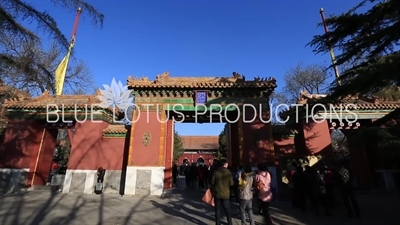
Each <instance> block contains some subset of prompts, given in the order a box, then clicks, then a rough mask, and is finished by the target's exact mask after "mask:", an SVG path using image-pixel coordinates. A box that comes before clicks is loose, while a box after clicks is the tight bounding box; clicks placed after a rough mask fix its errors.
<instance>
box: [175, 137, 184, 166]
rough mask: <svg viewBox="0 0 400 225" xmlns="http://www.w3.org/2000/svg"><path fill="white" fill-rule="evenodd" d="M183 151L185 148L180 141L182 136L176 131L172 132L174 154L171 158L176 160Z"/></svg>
mask: <svg viewBox="0 0 400 225" xmlns="http://www.w3.org/2000/svg"><path fill="white" fill-rule="evenodd" d="M184 152H185V149H184V148H183V143H182V138H181V136H180V135H179V134H178V132H177V131H175V132H174V154H173V158H174V161H176V160H178V159H179V157H181V155H182V154H183V153H184Z"/></svg>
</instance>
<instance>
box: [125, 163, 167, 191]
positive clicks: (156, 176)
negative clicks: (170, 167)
mask: <svg viewBox="0 0 400 225" xmlns="http://www.w3.org/2000/svg"><path fill="white" fill-rule="evenodd" d="M164 169H165V167H147V166H128V167H127V168H126V182H125V194H126V195H135V194H136V181H137V171H138V170H150V171H151V177H149V179H150V195H157V196H161V195H162V193H163V189H164Z"/></svg>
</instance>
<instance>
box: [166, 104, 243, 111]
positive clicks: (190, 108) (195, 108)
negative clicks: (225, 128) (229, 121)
mask: <svg viewBox="0 0 400 225" xmlns="http://www.w3.org/2000/svg"><path fill="white" fill-rule="evenodd" d="M238 108H239V109H240V108H241V107H235V106H232V105H230V106H228V107H226V106H222V107H219V106H213V107H211V106H202V105H198V106H182V105H181V106H180V105H167V106H166V110H171V111H197V112H205V111H212V112H220V111H221V112H224V111H235V110H237V109H238Z"/></svg>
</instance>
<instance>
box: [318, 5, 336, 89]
mask: <svg viewBox="0 0 400 225" xmlns="http://www.w3.org/2000/svg"><path fill="white" fill-rule="evenodd" d="M319 13H320V14H321V19H322V23H323V24H324V29H325V33H328V32H329V29H328V25H326V20H325V14H324V9H323V8H321V9H320V10H319ZM329 41H330V40H326V43H327V45H328V48H329V53H330V55H331V60H332V64H333V70H334V71H335V76H336V83H337V84H338V85H339V86H340V80H339V76H340V74H339V70H338V67H337V65H336V58H335V53H334V52H333V48H332V46H331V44H330V42H329Z"/></svg>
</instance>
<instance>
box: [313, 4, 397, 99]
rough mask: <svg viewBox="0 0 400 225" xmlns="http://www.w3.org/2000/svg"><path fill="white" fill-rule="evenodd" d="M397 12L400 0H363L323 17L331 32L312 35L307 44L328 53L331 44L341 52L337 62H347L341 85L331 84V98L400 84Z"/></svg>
mask: <svg viewBox="0 0 400 225" xmlns="http://www.w3.org/2000/svg"><path fill="white" fill-rule="evenodd" d="M368 6H370V8H369V9H368V10H366V11H364V12H359V11H361V10H362V9H363V7H368ZM399 15H400V1H399V0H381V1H377V0H363V1H362V2H361V3H360V4H358V5H357V6H355V7H354V8H352V9H350V10H349V11H348V12H346V13H343V14H341V15H338V16H331V17H329V18H327V19H326V24H327V25H328V27H329V28H330V32H328V33H326V34H323V35H316V36H314V38H313V40H312V41H311V42H310V43H309V45H311V46H312V47H313V48H314V52H316V53H328V52H329V46H332V47H333V49H334V50H335V51H337V52H340V54H339V55H338V56H337V58H336V60H337V65H338V66H341V65H347V68H346V69H344V71H343V73H342V74H341V76H340V81H341V85H337V84H332V86H331V93H330V97H332V99H337V98H342V97H345V96H348V95H359V94H361V95H374V94H375V93H377V92H379V91H381V90H383V89H386V88H391V87H393V86H398V85H400V51H399V48H398V46H399V45H400V32H399V31H400V16H399ZM321 26H322V24H321Z"/></svg>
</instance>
